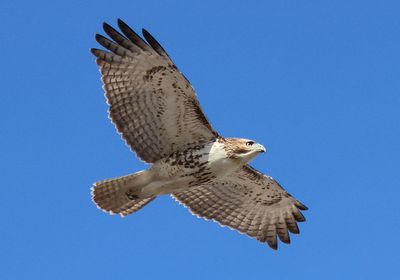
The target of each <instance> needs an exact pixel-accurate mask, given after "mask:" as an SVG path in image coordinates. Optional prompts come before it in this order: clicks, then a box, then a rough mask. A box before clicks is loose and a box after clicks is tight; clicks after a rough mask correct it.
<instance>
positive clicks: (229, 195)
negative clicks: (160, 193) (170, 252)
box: [173, 165, 307, 249]
mask: <svg viewBox="0 0 400 280" xmlns="http://www.w3.org/2000/svg"><path fill="white" fill-rule="evenodd" d="M173 196H174V197H175V198H176V199H177V200H178V201H179V202H181V203H182V204H184V205H186V206H187V207H188V208H189V209H190V211H191V212H192V213H193V214H195V215H197V216H199V217H202V218H206V219H211V220H214V221H217V222H219V223H220V224H221V225H225V226H229V227H231V228H232V229H236V230H238V231H240V232H242V233H245V234H247V235H249V236H252V237H255V238H257V239H258V240H259V241H261V242H267V243H268V245H269V246H270V247H271V248H273V249H277V247H278V244H277V236H278V237H279V239H280V240H281V241H282V242H284V243H290V237H289V232H288V231H290V232H292V233H296V234H297V233H299V228H298V226H297V223H296V221H298V222H303V221H305V218H304V216H303V215H302V214H301V212H300V210H307V207H306V206H305V205H303V204H302V203H300V202H299V201H297V200H296V199H295V198H293V197H292V196H291V195H290V194H288V193H287V192H286V191H285V190H284V189H283V188H282V187H281V186H280V185H279V183H278V182H277V181H275V180H274V179H273V178H271V177H269V176H267V175H264V174H262V173H260V172H259V171H257V170H255V169H254V168H252V167H250V166H249V165H245V166H244V167H243V168H242V169H241V170H239V171H238V172H235V173H232V175H229V176H228V177H225V178H224V179H218V180H216V181H213V182H212V183H210V184H205V185H201V186H199V187H194V188H192V189H189V190H186V191H183V192H179V193H174V194H173Z"/></svg>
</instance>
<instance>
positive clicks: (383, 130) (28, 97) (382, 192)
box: [0, 0, 400, 279]
mask: <svg viewBox="0 0 400 280" xmlns="http://www.w3.org/2000/svg"><path fill="white" fill-rule="evenodd" d="M399 9H400V4H399V1H365V0H364V1H348V0H347V1H316V0H310V1H264V3H263V4H262V2H261V1H191V2H189V1H132V0H131V1H114V2H113V1H103V0H96V1H77V0H70V1H63V2H61V1H60V2H59V1H10V0H2V1H1V3H0V16H1V20H2V26H1V28H0V50H1V68H0V71H1V75H0V77H1V91H0V96H1V118H0V125H1V127H0V128H1V137H0V144H1V145H0V146H1V160H0V164H1V175H2V176H1V183H0V184H1V191H2V194H1V195H0V205H1V206H2V211H1V214H0V215H1V229H0V248H1V249H0V264H1V265H0V278H1V279H149V278H153V279H303V278H307V279H379V278H384V277H386V279H399V278H398V276H397V277H396V273H397V271H398V269H397V267H398V263H399V249H400V246H399V244H398V236H399V234H400V217H399V216H400V215H399V213H400V211H399V209H398V208H399V206H398V201H399V199H398V197H399V181H400V175H399V174H400V172H399V157H400V148H399V135H400V125H399V120H400V119H399V117H400V114H399V106H400V95H399V93H400V91H399V90H400V82H399V74H400V71H399V70H400V56H399V49H400V32H399V31H400V17H399ZM118 17H120V18H122V19H124V20H125V21H126V22H127V23H128V24H130V25H131V26H132V27H133V28H135V29H136V30H139V31H140V28H142V27H145V28H147V29H148V30H149V31H150V32H151V33H152V34H153V35H154V36H155V37H156V38H157V39H158V40H159V41H160V42H161V44H162V45H163V46H164V47H165V49H166V50H167V51H168V52H169V54H170V56H171V57H172V58H173V60H174V61H175V63H176V64H177V65H178V67H179V68H180V69H181V71H182V72H184V73H185V75H186V76H187V77H188V78H189V80H190V81H191V82H192V84H193V85H194V87H195V88H196V90H197V93H198V96H199V99H200V102H201V104H202V106H203V108H204V110H205V112H206V114H207V115H208V117H209V119H210V120H211V122H212V124H213V125H214V127H215V128H216V129H217V130H218V131H219V132H220V133H221V134H223V135H225V136H238V137H247V138H252V139H255V140H257V141H259V142H261V143H263V144H264V145H265V146H266V147H267V148H268V153H266V154H263V155H262V156H259V157H258V158H257V159H255V160H254V162H253V165H254V166H255V167H256V168H258V169H260V170H261V171H263V172H266V173H268V174H270V175H271V176H273V177H275V178H276V179H278V180H279V181H280V183H281V184H282V185H283V186H284V187H285V188H286V189H287V190H288V191H289V192H290V193H292V194H293V195H294V196H296V197H297V198H298V199H299V200H300V201H302V202H304V203H305V204H306V205H307V206H308V207H309V208H310V210H309V211H307V212H305V215H306V217H307V222H305V223H302V224H300V229H301V234H300V235H298V236H292V244H291V245H289V246H288V245H284V244H279V245H280V248H279V250H278V251H273V250H271V249H269V247H268V246H267V245H264V244H261V243H258V242H257V241H256V240H254V239H250V238H247V237H246V236H244V235H241V234H238V233H237V232H234V231H231V230H229V229H227V228H221V227H219V226H218V225H217V224H215V223H212V222H206V221H203V220H200V219H197V218H195V217H194V216H192V215H190V214H189V212H188V211H187V209H185V208H183V207H181V206H179V205H178V204H177V203H176V202H174V201H173V200H172V199H170V198H169V197H168V196H165V197H160V198H158V199H156V200H155V201H154V202H152V203H151V204H150V205H148V206H146V207H145V208H144V209H142V210H141V211H139V212H138V213H136V214H134V215H132V216H129V217H127V218H124V219H122V218H120V217H119V216H109V215H107V214H105V213H103V212H101V211H99V210H98V209H97V208H96V207H95V205H94V204H93V203H92V202H91V200H90V194H89V188H90V186H91V184H92V183H93V182H95V181H97V180H100V179H105V178H109V177H114V176H118V175H124V174H127V173H130V172H134V171H138V170H141V169H143V168H145V167H146V166H145V165H144V164H143V163H142V162H141V161H139V160H138V159H137V158H136V157H135V155H134V154H132V153H130V151H129V149H128V148H127V146H125V145H124V143H123V142H122V141H121V140H120V137H119V136H118V135H117V134H116V132H115V129H114V127H113V126H112V124H111V123H110V121H109V120H108V119H107V113H106V111H107V105H106V103H105V100H104V97H103V92H102V89H101V81H100V75H99V72H98V69H97V66H96V65H95V62H94V57H93V56H92V55H91V54H90V53H89V48H90V47H95V46H97V44H96V42H95V40H94V34H95V33H96V32H101V31H102V28H101V23H102V22H103V21H107V22H109V23H111V24H113V25H114V26H115V23H116V19H117V18H118ZM103 34H104V33H103Z"/></svg>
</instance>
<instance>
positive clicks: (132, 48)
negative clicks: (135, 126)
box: [90, 19, 219, 163]
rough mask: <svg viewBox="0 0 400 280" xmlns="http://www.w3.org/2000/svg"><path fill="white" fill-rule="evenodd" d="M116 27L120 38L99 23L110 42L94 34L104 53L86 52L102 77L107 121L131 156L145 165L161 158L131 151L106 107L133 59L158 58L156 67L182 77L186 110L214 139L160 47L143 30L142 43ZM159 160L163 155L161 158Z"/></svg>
mask: <svg viewBox="0 0 400 280" xmlns="http://www.w3.org/2000/svg"><path fill="white" fill-rule="evenodd" d="M118 26H119V28H120V30H121V32H122V34H121V33H120V32H119V31H117V30H116V29H114V28H113V27H112V26H110V25H109V24H107V23H103V29H104V31H105V33H106V34H107V35H108V36H109V37H110V38H111V40H110V39H109V38H106V37H105V36H103V35H100V34H96V36H95V38H96V41H97V42H98V43H99V44H100V45H101V46H103V47H104V48H105V49H107V50H102V49H97V48H92V49H90V51H91V53H92V54H93V55H94V56H96V58H97V59H96V63H97V65H98V66H99V68H100V72H101V74H102V81H103V84H104V85H103V88H104V91H105V96H106V99H107V103H108V105H110V110H109V118H110V119H111V121H112V122H113V124H114V125H115V127H116V129H117V131H118V133H119V134H120V135H121V137H122V139H123V140H124V141H125V143H126V144H127V145H128V146H130V148H131V150H132V151H133V152H135V153H136V154H137V155H138V156H139V157H140V158H141V159H142V160H143V161H145V162H148V163H152V162H154V161H156V160H158V159H160V158H161V155H160V156H157V155H154V156H149V155H144V154H143V153H140V151H138V150H137V149H136V148H135V147H134V146H135V144H132V143H131V142H130V140H131V139H129V138H130V137H129V135H127V134H128V133H129V132H127V131H124V129H123V128H122V127H123V125H121V123H119V122H118V119H116V118H114V117H113V112H112V110H111V109H112V108H111V106H112V104H110V99H109V92H117V91H120V89H119V88H116V87H115V86H116V85H117V83H119V84H123V85H124V86H125V85H126V84H129V83H130V82H131V79H132V76H130V74H129V73H130V70H132V69H133V68H134V67H135V64H134V63H135V62H134V61H135V59H137V58H138V57H139V56H140V57H141V59H143V57H146V55H151V56H153V59H154V57H159V58H160V64H162V65H166V66H167V65H168V66H169V67H171V69H174V71H177V72H178V74H179V75H181V76H182V78H183V79H184V80H185V81H186V85H187V86H186V87H190V88H191V90H192V91H189V93H188V99H189V103H188V106H189V107H190V110H193V112H194V114H195V115H197V117H198V120H199V122H200V123H201V124H202V125H203V126H204V127H205V128H207V129H208V130H209V131H210V132H209V134H210V137H209V136H207V137H209V138H210V139H212V138H217V137H218V136H219V134H218V133H217V132H216V130H215V129H213V127H212V126H211V123H210V122H209V120H208V119H207V117H206V115H205V114H204V112H203V110H202V108H201V106H200V103H199V101H198V100H197V97H196V94H195V93H194V90H193V88H192V87H191V85H190V82H189V81H188V80H187V78H186V77H185V76H184V75H183V73H181V72H180V71H179V69H178V68H177V67H176V65H175V64H174V63H173V61H172V60H171V59H170V57H169V55H168V54H167V52H166V51H165V50H164V48H163V47H162V46H161V45H160V43H158V42H157V40H156V39H155V38H154V37H153V36H152V35H151V34H150V33H149V32H148V31H147V30H145V29H143V30H142V32H143V37H144V38H145V39H146V40H147V42H146V41H145V40H144V39H142V38H141V37H140V36H139V35H138V34H137V33H136V32H135V31H134V30H133V29H131V28H130V27H129V26H128V25H127V24H126V23H125V22H124V21H122V20H121V19H118ZM144 59H145V58H144ZM160 67H161V66H160ZM155 68H156V67H153V68H152V69H155ZM150 71H151V70H150ZM114 114H115V113H114ZM162 156H167V155H164V154H163V155H162Z"/></svg>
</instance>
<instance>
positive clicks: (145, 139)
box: [92, 20, 218, 163]
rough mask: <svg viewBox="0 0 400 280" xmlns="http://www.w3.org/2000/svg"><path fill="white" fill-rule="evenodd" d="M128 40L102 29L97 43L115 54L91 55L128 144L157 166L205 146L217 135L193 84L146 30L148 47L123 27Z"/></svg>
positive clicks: (99, 52) (96, 51)
mask: <svg viewBox="0 0 400 280" xmlns="http://www.w3.org/2000/svg"><path fill="white" fill-rule="evenodd" d="M118 25H119V27H120V29H121V31H122V32H123V33H124V35H125V36H126V37H124V36H123V35H121V34H120V33H119V32H117V31H116V30H115V29H113V28H112V27H111V26H109V25H108V24H106V23H104V26H103V27H104V30H105V32H106V33H107V34H108V35H109V36H110V37H111V39H113V40H114V42H113V41H111V40H109V39H107V38H105V37H103V36H101V35H96V40H97V41H98V42H99V43H100V44H101V45H102V46H103V47H105V48H107V49H109V50H110V51H111V52H107V51H103V50H99V49H92V53H93V54H94V55H95V56H96V57H97V60H96V62H97V64H98V65H99V68H100V72H101V74H102V80H103V83H104V90H105V92H106V97H107V100H108V103H109V105H110V109H109V114H110V118H111V120H112V121H113V122H114V124H115V125H116V127H117V129H118V131H119V132H121V134H122V137H123V138H124V139H125V141H126V143H127V144H128V145H129V146H130V147H131V148H132V150H133V151H135V152H136V153H137V155H138V156H139V157H140V158H141V159H142V160H144V161H146V162H149V163H153V162H155V161H157V160H159V159H162V158H164V157H166V156H168V155H170V154H171V153H173V152H175V151H178V150H181V149H182V148H184V149H186V148H190V147H193V146H196V145H197V144H198V143H199V142H203V143H204V142H207V141H210V140H212V139H213V138H216V137H217V136H218V134H217V133H216V132H215V131H214V129H213V128H212V127H211V125H210V123H209V122H208V120H207V119H206V117H205V115H204V113H203V111H202V110H201V107H200V105H199V102H198V100H197V98H196V94H195V92H194V90H193V88H192V86H191V85H190V84H189V81H188V80H187V79H186V78H185V77H184V76H183V75H182V73H181V72H179V70H178V69H177V67H176V66H175V64H174V63H173V62H172V61H171V59H170V58H169V57H168V55H167V54H166V53H165V51H164V50H163V49H162V47H161V46H160V45H159V44H158V43H157V41H156V40H155V39H154V38H153V37H152V36H151V35H150V34H149V33H148V32H146V31H145V30H143V34H144V36H145V38H146V39H147V41H148V43H149V44H150V45H148V44H146V43H145V42H144V41H143V40H142V39H141V38H140V37H139V36H138V35H137V34H136V33H135V32H134V31H133V30H132V29H130V28H129V27H128V26H127V25H126V24H125V23H124V22H123V21H121V20H118Z"/></svg>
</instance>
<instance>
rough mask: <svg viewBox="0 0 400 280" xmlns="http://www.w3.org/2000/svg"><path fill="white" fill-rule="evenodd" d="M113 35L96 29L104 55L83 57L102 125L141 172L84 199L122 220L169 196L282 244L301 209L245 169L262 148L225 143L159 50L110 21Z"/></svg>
mask: <svg viewBox="0 0 400 280" xmlns="http://www.w3.org/2000/svg"><path fill="white" fill-rule="evenodd" d="M118 26H119V29H120V30H121V33H120V32H119V31H117V30H115V29H114V28H113V27H111V26H110V25H108V24H107V23H104V24H103V28H104V31H105V33H106V34H107V35H108V36H109V37H110V39H108V38H106V37H104V36H102V35H99V34H96V41H97V42H98V43H99V44H100V45H101V46H103V47H104V48H106V49H107V50H108V51H106V50H101V49H96V48H93V49H91V52H92V53H93V54H94V55H95V56H96V57H97V59H96V63H97V65H98V66H99V68H100V72H101V74H102V81H103V83H104V86H103V88H104V90H105V96H106V98H107V102H108V104H109V106H110V108H109V117H110V119H111V120H112V122H113V123H114V124H115V126H116V128H117V130H118V132H119V133H120V134H121V135H122V138H123V139H124V140H125V141H126V143H127V145H129V146H130V148H131V149H132V151H134V152H136V154H137V156H138V157H139V158H141V159H142V160H143V161H145V162H147V163H150V164H152V165H151V167H150V168H149V169H147V170H143V171H139V172H136V173H133V174H129V175H126V176H121V177H116V178H113V179H107V180H103V181H99V182H97V183H95V184H94V185H93V187H92V199H93V201H94V202H95V203H96V204H97V206H98V207H99V208H100V209H102V210H104V211H106V212H108V213H110V214H116V213H118V214H120V215H122V216H126V215H129V214H131V213H133V212H135V211H138V210H139V209H141V208H142V207H143V206H145V205H146V204H147V203H149V202H150V201H152V200H153V199H154V198H156V197H157V196H159V195H162V194H171V195H172V196H173V197H174V198H175V199H176V200H177V201H179V202H180V203H182V204H183V205H185V206H186V207H187V208H189V209H190V211H191V212H192V213H193V214H194V215H196V216H198V217H202V218H205V219H210V220H214V221H216V222H218V223H219V224H221V225H223V226H228V227H230V228H232V229H235V230H238V231H240V232H242V233H245V234H247V235H249V236H251V237H255V238H256V239H258V240H259V241H261V242H267V243H268V245H269V246H270V247H271V248H273V249H277V237H279V239H280V240H281V241H282V242H284V243H290V238H289V231H290V232H292V233H299V228H298V226H297V223H296V222H302V221H304V220H305V219H304V216H303V215H302V213H301V211H300V210H307V207H306V206H305V205H303V204H302V203H300V202H299V201H298V200H296V199H295V198H294V197H292V196H291V195H290V194H289V193H287V192H286V191H285V190H284V189H283V188H282V187H281V186H280V185H279V183H278V182H277V181H276V180H274V179H273V178H272V177H270V176H267V175H265V174H263V173H261V172H259V171H257V170H256V169H254V168H253V167H251V166H250V165H248V162H249V161H250V160H252V159H253V158H254V157H255V156H257V155H258V154H260V153H263V152H265V151H266V150H265V148H264V146H262V145H261V144H259V143H256V142H255V141H253V140H248V139H242V138H227V137H223V136H222V135H220V134H219V133H218V132H217V131H216V130H215V129H214V128H213V127H212V126H211V124H210V122H209V121H208V119H207V117H206V116H205V114H204V113H203V110H202V109H201V107H200V104H199V101H198V100H197V98H196V94H195V91H194V89H193V87H192V86H191V84H190V83H189V81H188V80H187V79H186V77H185V76H184V75H183V74H182V73H181V72H180V71H179V70H178V68H177V67H176V65H175V64H174V63H173V61H172V60H171V58H170V57H169V56H168V54H167V53H166V51H165V50H164V49H163V48H162V47H161V45H160V44H159V43H158V42H157V41H156V40H155V39H154V38H153V36H152V35H150V33H149V32H147V31H146V30H144V29H143V37H144V39H145V40H146V41H145V40H144V39H142V38H141V37H140V36H139V35H138V34H137V33H135V32H134V31H133V30H132V29H131V28H130V27H129V26H128V25H127V24H126V23H124V22H123V21H122V20H120V19H119V20H118Z"/></svg>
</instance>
